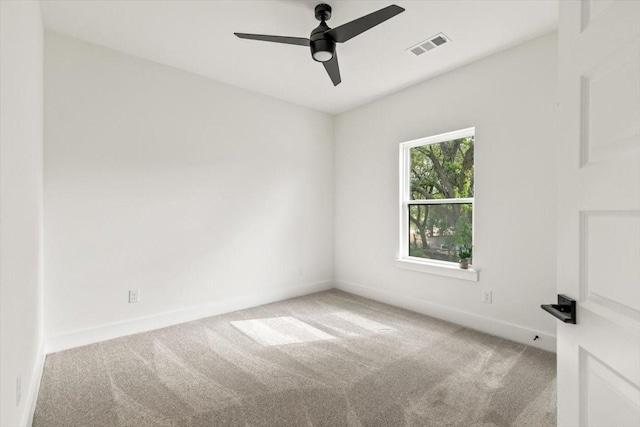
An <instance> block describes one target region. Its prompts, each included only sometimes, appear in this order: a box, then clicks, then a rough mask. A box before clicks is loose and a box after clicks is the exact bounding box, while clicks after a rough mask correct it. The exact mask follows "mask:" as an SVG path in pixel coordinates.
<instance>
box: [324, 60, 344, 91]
mask: <svg viewBox="0 0 640 427" xmlns="http://www.w3.org/2000/svg"><path fill="white" fill-rule="evenodd" d="M322 65H324V69H325V70H327V73H328V74H329V77H331V81H332V82H333V85H334V86H338V85H339V84H340V82H341V81H342V79H341V78H340V67H338V53H337V52H335V53H334V54H333V58H331V59H330V60H329V61H326V62H323V63H322Z"/></svg>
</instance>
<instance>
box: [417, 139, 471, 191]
mask: <svg viewBox="0 0 640 427" xmlns="http://www.w3.org/2000/svg"><path fill="white" fill-rule="evenodd" d="M473 143H474V137H473V136H470V137H467V138H460V139H454V140H452V141H446V142H441V143H439V144H429V145H423V146H420V147H413V148H411V149H410V150H411V176H410V179H411V200H420V199H459V198H467V197H473Z"/></svg>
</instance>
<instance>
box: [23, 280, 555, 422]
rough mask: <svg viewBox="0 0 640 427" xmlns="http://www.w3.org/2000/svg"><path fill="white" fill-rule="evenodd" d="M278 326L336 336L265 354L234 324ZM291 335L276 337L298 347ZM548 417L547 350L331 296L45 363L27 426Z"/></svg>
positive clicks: (266, 347) (266, 348)
mask: <svg viewBox="0 0 640 427" xmlns="http://www.w3.org/2000/svg"><path fill="white" fill-rule="evenodd" d="M278 317H290V318H293V319H296V320H297V321H300V322H302V323H303V324H306V325H308V326H309V327H311V328H312V329H314V330H317V331H318V332H313V334H312V335H313V336H315V337H318V336H322V337H324V336H325V335H326V336H331V337H334V338H332V339H320V340H313V341H309V342H301V343H293V344H284V345H271V343H272V342H273V339H272V338H273V337H271V338H269V337H270V334H271V335H273V331H270V332H269V331H268V332H267V333H266V334H265V332H264V330H261V329H260V328H259V327H258V328H255V327H253V328H251V327H248V329H247V330H251V331H252V333H253V335H254V336H251V334H248V333H245V332H246V331H244V332H243V331H242V330H240V329H239V328H237V327H235V326H233V325H232V324H231V322H241V321H247V320H256V319H271V318H278ZM294 323H296V322H294ZM244 325H245V326H246V325H249V326H255V324H253V325H252V324H251V323H244ZM297 327H298V329H295V328H294V329H295V331H294V330H289V331H288V332H287V331H285V332H283V334H284V335H285V336H288V335H291V334H293V335H295V336H296V337H298V338H300V340H303V339H304V336H305V335H304V334H302V335H299V334H300V330H301V329H300V325H297ZM275 328H276V330H277V329H278V328H279V326H277V325H276V326H275ZM301 328H302V329H303V330H304V329H307V327H306V326H303V327H301ZM276 332H277V331H276ZM303 332H304V331H303ZM307 332H308V331H307ZM278 333H280V332H278ZM261 339H262V340H263V341H264V342H263V343H260V340H261ZM278 339H280V338H278ZM555 414H556V410H555V355H554V354H552V353H548V352H545V351H541V350H538V349H535V348H533V347H528V346H525V345H521V344H516V343H513V342H510V341H506V340H503V339H500V338H496V337H492V336H489V335H485V334H482V333H479V332H476V331H472V330H469V329H465V328H462V327H460V326H457V325H454V324H451V323H447V322H443V321H440V320H436V319H433V318H430V317H426V316H422V315H419V314H415V313H411V312H408V311H405V310H402V309H398V308H394V307H391V306H388V305H385V304H380V303H377V302H374V301H371V300H367V299H364V298H360V297H356V296H353V295H350V294H347V293H344V292H340V291H335V290H333V291H328V292H322V293H319V294H314V295H309V296H306V297H302V298H296V299H292V300H288V301H283V302H279V303H274V304H269V305H265V306H261V307H256V308H252V309H247V310H242V311H238V312H235V313H230V314H226V315H222V316H215V317H211V318H208V319H203V320H199V321H195V322H190V323H185V324H182V325H178V326H173V327H170V328H166V329H161V330H157V331H153V332H147V333H144V334H138V335H133V336H129V337H124V338H119V339H115V340H111V341H107V342H103V343H98V344H93V345H90V346H86V347H81V348H77V349H72V350H68V351H64V352H60V353H55V354H50V355H48V356H47V359H46V362H45V370H44V375H43V379H42V384H41V388H40V394H39V396H38V404H37V407H36V413H35V420H34V425H35V426H38V427H40V426H42V427H55V426H64V427H72V426H83V427H94V426H95V427H98V426H194V427H197V426H202V427H204V426H207V427H209V426H243V427H245V426H265V427H278V426H295V427H299V426H363V427H364V426H388V427H400V426H465V427H467V426H485V427H486V426H553V425H555V421H556V415H555Z"/></svg>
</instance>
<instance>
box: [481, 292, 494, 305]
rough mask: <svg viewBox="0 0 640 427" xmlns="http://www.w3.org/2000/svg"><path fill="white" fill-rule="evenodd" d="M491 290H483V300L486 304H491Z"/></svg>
mask: <svg viewBox="0 0 640 427" xmlns="http://www.w3.org/2000/svg"><path fill="white" fill-rule="evenodd" d="M491 301H492V298H491V291H482V302H484V303H486V304H491Z"/></svg>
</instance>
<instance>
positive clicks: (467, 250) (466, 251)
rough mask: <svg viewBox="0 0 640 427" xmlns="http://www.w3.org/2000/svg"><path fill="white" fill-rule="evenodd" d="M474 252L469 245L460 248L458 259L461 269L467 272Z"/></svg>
mask: <svg viewBox="0 0 640 427" xmlns="http://www.w3.org/2000/svg"><path fill="white" fill-rule="evenodd" d="M472 254H473V250H472V248H471V246H469V245H462V246H459V247H458V259H459V260H460V268H461V269H463V270H467V269H468V268H469V264H470V263H471V255H472Z"/></svg>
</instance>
